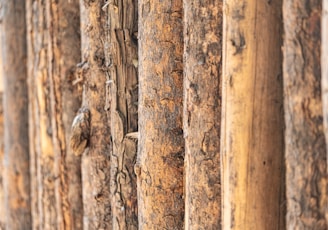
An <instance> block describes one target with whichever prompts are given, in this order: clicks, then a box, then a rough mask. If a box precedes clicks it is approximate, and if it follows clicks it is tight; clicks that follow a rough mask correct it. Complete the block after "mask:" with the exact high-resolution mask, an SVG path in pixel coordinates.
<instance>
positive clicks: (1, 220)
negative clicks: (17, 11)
mask: <svg viewBox="0 0 328 230" xmlns="http://www.w3.org/2000/svg"><path fill="white" fill-rule="evenodd" d="M0 20H1V21H2V18H1V19H0ZM0 44H2V43H1V37H0ZM1 49H2V47H1V46H0V229H5V227H6V207H5V197H4V196H5V194H4V187H3V176H4V165H3V157H4V127H3V126H4V124H3V83H4V79H3V65H2V51H1Z"/></svg>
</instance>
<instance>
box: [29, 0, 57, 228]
mask: <svg viewBox="0 0 328 230" xmlns="http://www.w3.org/2000/svg"><path fill="white" fill-rule="evenodd" d="M26 11H27V18H26V21H27V26H28V34H27V42H28V44H27V45H28V60H27V63H28V86H29V102H28V103H29V138H30V141H29V142H30V158H31V161H30V167H31V196H32V197H31V198H32V200H31V202H32V218H33V229H39V228H40V229H53V227H54V226H57V225H56V224H57V211H56V194H55V183H56V179H57V175H56V173H55V168H54V158H55V155H54V146H53V142H52V138H53V130H52V127H51V101H50V82H49V74H48V42H49V40H48V34H47V22H46V4H45V3H44V1H42V0H28V1H27V2H26Z"/></svg>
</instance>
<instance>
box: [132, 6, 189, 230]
mask: <svg viewBox="0 0 328 230" xmlns="http://www.w3.org/2000/svg"><path fill="white" fill-rule="evenodd" d="M138 12H139V17H140V19H139V27H138V31H139V32H138V34H139V35H138V36H139V52H138V53H139V59H138V60H139V133H140V139H139V142H138V160H137V164H136V167H135V172H136V174H137V184H138V215H139V218H138V220H139V229H182V228H183V216H184V199H183V163H184V140H183V131H182V100H183V97H182V88H183V87H182V85H183V84H182V82H183V75H182V69H183V64H182V53H183V36H182V32H183V31H182V1H181V0H177V1H169V0H164V1H162V2H161V3H160V4H159V3H158V2H157V1H153V0H140V1H139V8H138Z"/></svg>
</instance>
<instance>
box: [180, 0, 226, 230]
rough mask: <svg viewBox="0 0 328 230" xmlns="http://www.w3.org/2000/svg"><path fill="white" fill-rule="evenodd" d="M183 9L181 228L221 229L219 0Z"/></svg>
mask: <svg viewBox="0 0 328 230" xmlns="http://www.w3.org/2000/svg"><path fill="white" fill-rule="evenodd" d="M183 9H184V113H183V123H184V129H183V131H184V136H185V151H186V152H185V186H186V188H185V229H221V211H220V210H221V207H220V206H221V194H220V191H221V184H220V114H221V100H220V99H221V98H220V96H221V94H220V78H221V53H222V52H221V51H222V45H221V43H222V1H221V0H216V1H202V0H197V1H189V0H184V4H183ZM205 204H206V205H205Z"/></svg>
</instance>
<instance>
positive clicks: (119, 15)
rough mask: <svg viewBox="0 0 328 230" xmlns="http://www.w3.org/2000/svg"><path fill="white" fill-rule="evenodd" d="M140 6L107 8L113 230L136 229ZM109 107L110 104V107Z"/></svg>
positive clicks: (112, 5) (123, 3) (127, 0)
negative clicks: (138, 21)
mask: <svg viewBox="0 0 328 230" xmlns="http://www.w3.org/2000/svg"><path fill="white" fill-rule="evenodd" d="M137 9H138V2H137V1H131V0H124V1H117V4H115V3H114V2H111V3H109V4H108V9H107V10H108V19H107V28H109V30H108V31H106V46H105V47H106V49H105V53H106V66H107V67H108V72H107V86H106V102H107V103H108V104H107V105H106V106H107V109H108V110H109V111H110V114H109V116H110V121H111V127H112V132H111V134H112V142H113V152H112V154H111V196H112V201H111V202H112V216H113V229H137V228H138V213H137V185H136V175H135V173H134V164H135V160H136V154H137V142H136V140H137V139H136V138H137V135H134V134H136V132H137V131H138V76H137V68H136V66H135V65H136V62H137V60H138V57H137V55H138V53H137V37H136V33H137V26H138V23H137ZM109 103H110V104H109Z"/></svg>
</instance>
